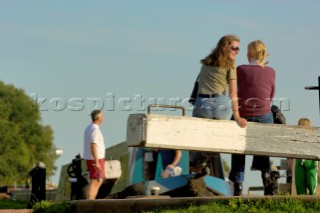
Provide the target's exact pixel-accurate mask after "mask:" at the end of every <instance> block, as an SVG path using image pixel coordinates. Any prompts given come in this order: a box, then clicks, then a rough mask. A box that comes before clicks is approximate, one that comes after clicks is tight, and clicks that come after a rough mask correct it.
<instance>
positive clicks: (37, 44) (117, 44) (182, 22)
mask: <svg viewBox="0 0 320 213" xmlns="http://www.w3.org/2000/svg"><path fill="white" fill-rule="evenodd" d="M319 9H320V2H319V1H317V0H309V1H289V0H283V1H249V0H244V1H221V0H220V1H218V0H211V1H209V0H201V1H185V0H175V1H172V0H171V1H169V0H162V1H150V0H149V1H147V0H137V1H128V0H127V1H99V0H95V1H84V0H77V1H75V0H70V1H61V0H56V1H36V0H29V1H23V0H20V1H19V0H2V1H0V73H1V75H0V80H2V81H3V82H5V83H7V84H13V85H15V86H16V87H18V88H22V89H24V90H25V92H26V93H27V94H28V95H30V96H31V97H33V98H35V97H37V98H38V100H39V99H41V100H44V99H46V102H44V104H41V110H42V111H41V114H42V118H43V123H44V124H46V125H51V126H52V128H53V129H54V144H55V145H56V146H57V147H58V148H61V149H63V150H64V153H63V155H62V156H61V157H60V158H59V159H58V160H57V162H56V165H57V166H58V167H60V166H61V165H63V164H66V163H68V162H70V161H71V159H72V158H73V157H74V156H75V155H76V154H78V153H81V154H82V149H83V144H82V143H83V139H82V136H83V130H84V128H85V127H86V125H87V124H88V123H89V122H90V119H89V117H88V114H89V112H90V111H91V110H92V109H93V101H92V99H93V98H96V99H97V98H98V99H99V101H97V104H98V105H99V104H100V105H99V106H101V105H102V103H103V104H104V112H105V115H106V116H105V117H106V120H105V123H104V124H103V126H102V127H101V128H102V131H103V134H104V136H105V143H106V146H112V145H115V144H117V143H119V142H122V141H124V140H125V138H126V121H127V118H128V115H129V114H131V113H137V112H140V113H141V112H144V111H141V110H138V109H137V107H134V106H133V105H132V103H131V105H130V104H129V105H130V106H129V109H131V110H128V109H127V110H126V107H125V106H128V105H124V103H125V100H126V99H133V98H134V97H138V98H139V97H143V98H146V101H145V102H144V105H143V106H147V103H149V102H150V103H152V98H165V100H166V103H172V99H170V98H188V97H189V95H190V92H191V89H192V86H193V82H194V79H195V77H196V76H197V74H198V72H199V69H200V64H199V60H200V59H201V58H203V57H204V56H206V55H207V54H208V53H209V52H210V51H211V49H212V48H213V47H214V46H215V45H216V43H217V41H218V39H219V38H220V37H221V36H223V35H225V34H236V35H239V36H240V38H241V43H240V48H241V50H240V53H239V56H238V58H237V64H238V65H241V64H245V63H247V60H246V45H247V44H248V43H249V42H250V41H252V40H255V39H261V40H263V41H264V42H265V43H266V45H267V48H268V51H269V53H270V57H269V58H268V60H269V61H270V64H269V65H270V66H272V67H273V68H274V69H275V70H276V72H277V79H276V90H277V91H276V98H278V99H277V100H279V99H282V100H283V109H284V110H286V111H284V114H285V116H286V117H287V120H288V123H289V124H292V125H293V124H296V123H297V121H298V119H299V118H300V117H308V118H310V119H311V121H312V123H313V125H314V126H319V120H320V119H319V100H318V94H317V92H315V91H306V90H304V87H305V86H308V85H310V86H313V85H314V86H315V85H317V77H318V76H319V75H320V66H319V64H318V63H317V62H318V60H319V56H318V55H319V50H320V42H319V35H320V28H319V26H318V25H319V21H320V13H319ZM110 97H114V99H110ZM77 100H78V101H79V100H84V101H83V102H82V103H81V104H79V103H78V102H77V105H75V102H76V101H77ZM110 100H114V101H115V110H110V109H111V108H112V107H111V105H110V103H112V101H111V102H110ZM279 103H280V102H276V104H279ZM55 104H58V107H57V106H55ZM59 104H60V105H59ZM61 104H62V105H61ZM289 106H290V107H289ZM59 107H60V108H59ZM64 107H65V108H64ZM68 107H69V108H68ZM75 107H76V108H75ZM77 107H78V108H77ZM80 108H83V109H82V110H77V109H80ZM57 109H60V110H57ZM165 113H167V114H172V112H165ZM188 115H189V116H190V112H188ZM224 158H225V159H227V161H229V160H230V156H229V155H224ZM250 164H251V160H250V158H249V157H248V161H247V169H248V168H249V166H250ZM256 173H257V172H255V173H252V174H253V175H250V174H251V172H249V173H247V178H246V185H247V186H248V185H259V183H260V182H259V181H260V178H259V175H258V174H256ZM59 174H60V170H58V171H57V175H56V176H55V177H53V180H54V181H55V182H57V181H58V178H59ZM253 177H255V178H253Z"/></svg>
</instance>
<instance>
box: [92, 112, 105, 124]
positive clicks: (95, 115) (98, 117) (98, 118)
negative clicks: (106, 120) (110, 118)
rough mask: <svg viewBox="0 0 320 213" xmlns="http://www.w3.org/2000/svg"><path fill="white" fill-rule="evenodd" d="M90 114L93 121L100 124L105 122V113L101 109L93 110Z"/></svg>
mask: <svg viewBox="0 0 320 213" xmlns="http://www.w3.org/2000/svg"><path fill="white" fill-rule="evenodd" d="M90 115H91V119H92V122H93V123H96V124H98V125H100V124H101V123H102V122H103V113H102V111H101V110H93V111H92V112H91V114H90Z"/></svg>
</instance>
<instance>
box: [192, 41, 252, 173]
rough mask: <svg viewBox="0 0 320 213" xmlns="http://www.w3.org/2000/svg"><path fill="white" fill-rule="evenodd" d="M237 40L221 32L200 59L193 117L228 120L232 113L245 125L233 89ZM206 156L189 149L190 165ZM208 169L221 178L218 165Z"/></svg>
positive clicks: (205, 159)
mask: <svg viewBox="0 0 320 213" xmlns="http://www.w3.org/2000/svg"><path fill="white" fill-rule="evenodd" d="M239 41H240V39H239V38H238V37H237V36H235V35H225V36H223V37H222V38H221V39H220V40H219V42H218V44H217V46H216V47H215V48H214V49H213V50H212V52H211V53H210V54H209V55H208V56H206V57H205V58H204V59H202V60H201V61H200V62H201V64H202V66H201V70H200V74H199V77H198V91H197V97H196V100H195V103H194V109H193V117H199V118H207V119H218V120H230V119H231V116H232V114H233V117H234V120H235V121H236V122H237V123H238V125H239V126H240V127H245V126H246V122H247V121H246V120H245V119H243V118H241V117H240V115H239V110H238V97H237V89H236V88H237V82H236V79H237V74H236V66H235V60H236V57H237V55H238V53H239ZM213 143H214V141H213ZM209 155H210V156H211V157H212V156H213V155H215V156H214V157H215V159H216V161H217V164H218V165H219V164H220V165H221V158H220V155H219V154H218V153H216V154H212V153H210V154H209ZM207 156H208V155H207V154H205V153H201V152H190V161H191V165H192V164H193V165H194V166H196V165H200V164H201V165H203V163H204V164H206V161H207ZM218 170H219V171H218ZM211 172H215V173H214V174H213V175H214V176H216V177H219V178H221V179H224V175H223V171H222V170H221V168H220V169H219V168H216V169H215V171H211Z"/></svg>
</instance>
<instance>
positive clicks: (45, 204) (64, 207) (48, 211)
mask: <svg viewBox="0 0 320 213" xmlns="http://www.w3.org/2000/svg"><path fill="white" fill-rule="evenodd" d="M33 212H34V213H56V212H59V213H71V212H74V211H73V210H72V207H71V204H70V203H67V202H63V203H54V202H52V201H41V202H38V203H35V204H34V206H33Z"/></svg>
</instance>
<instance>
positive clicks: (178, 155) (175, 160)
mask: <svg viewBox="0 0 320 213" xmlns="http://www.w3.org/2000/svg"><path fill="white" fill-rule="evenodd" d="M181 156H182V152H181V150H175V155H174V158H173V161H172V163H171V164H168V165H167V167H169V168H170V167H175V166H176V165H177V164H178V162H179V161H180V158H181Z"/></svg>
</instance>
